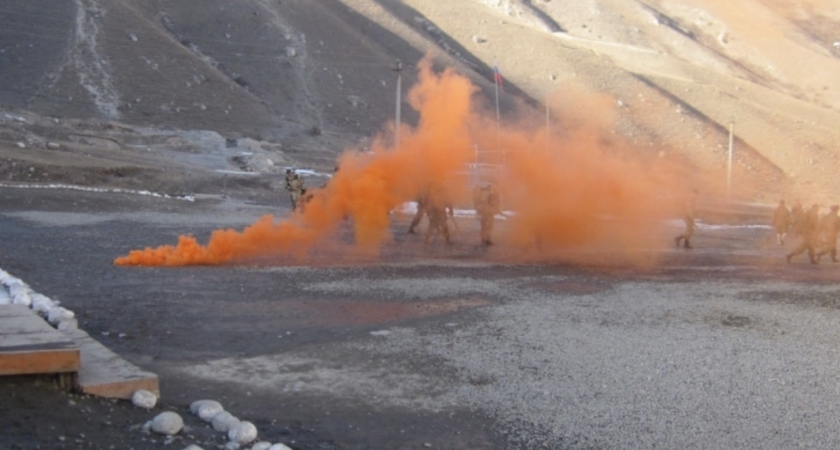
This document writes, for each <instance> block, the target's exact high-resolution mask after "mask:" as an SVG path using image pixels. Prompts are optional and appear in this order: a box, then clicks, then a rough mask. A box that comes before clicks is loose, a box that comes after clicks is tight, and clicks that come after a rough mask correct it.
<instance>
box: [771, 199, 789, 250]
mask: <svg viewBox="0 0 840 450" xmlns="http://www.w3.org/2000/svg"><path fill="white" fill-rule="evenodd" d="M788 226H790V211H788V209H787V206H785V201H784V200H779V206H777V207H776V210H775V211H773V229H774V230H776V242H778V243H779V245H785V236H786V235H787V232H788Z"/></svg>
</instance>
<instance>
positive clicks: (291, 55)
mask: <svg viewBox="0 0 840 450" xmlns="http://www.w3.org/2000/svg"><path fill="white" fill-rule="evenodd" d="M295 55H297V50H295V48H294V47H286V56H288V57H289V58H294V57H295Z"/></svg>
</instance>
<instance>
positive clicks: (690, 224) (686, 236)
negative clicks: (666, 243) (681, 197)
mask: <svg viewBox="0 0 840 450" xmlns="http://www.w3.org/2000/svg"><path fill="white" fill-rule="evenodd" d="M696 208H697V190H696V189H695V190H693V191H691V195H690V196H689V197H688V199H687V200H686V202H685V210H684V211H683V222H684V223H685V231H684V232H683V234H681V235H679V236H677V237H675V238H674V242H676V244H677V247H679V246H680V242H681V241H683V240H684V241H685V243H684V244H683V247H684V248H686V249H691V248H694V247H692V246H691V237H692V236H694V230H695V229H696V228H697V224H696V223H695V222H694V215H695V212H696Z"/></svg>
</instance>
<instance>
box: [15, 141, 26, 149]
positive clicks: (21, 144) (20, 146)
mask: <svg viewBox="0 0 840 450" xmlns="http://www.w3.org/2000/svg"><path fill="white" fill-rule="evenodd" d="M17 146H18V148H26V144H24V143H23V142H18V143H17Z"/></svg>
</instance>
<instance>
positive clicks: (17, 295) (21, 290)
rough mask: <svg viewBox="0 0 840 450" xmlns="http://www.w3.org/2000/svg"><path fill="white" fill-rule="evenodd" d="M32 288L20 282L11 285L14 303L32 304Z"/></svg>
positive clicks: (10, 291)
mask: <svg viewBox="0 0 840 450" xmlns="http://www.w3.org/2000/svg"><path fill="white" fill-rule="evenodd" d="M31 294H32V289H30V288H29V286H27V285H26V283H23V282H18V283H14V284H12V285H11V286H9V295H10V296H11V297H12V304H13V305H24V306H30V305H31V304H32V298H31V297H30V295H31Z"/></svg>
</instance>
